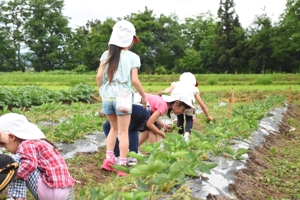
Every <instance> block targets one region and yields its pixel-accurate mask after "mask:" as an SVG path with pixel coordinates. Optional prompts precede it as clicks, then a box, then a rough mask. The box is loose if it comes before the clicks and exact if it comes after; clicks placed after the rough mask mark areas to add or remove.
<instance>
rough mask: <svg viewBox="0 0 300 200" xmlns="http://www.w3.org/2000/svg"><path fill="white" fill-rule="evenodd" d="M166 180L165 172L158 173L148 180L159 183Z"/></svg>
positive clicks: (151, 182) (155, 183) (167, 179)
mask: <svg viewBox="0 0 300 200" xmlns="http://www.w3.org/2000/svg"><path fill="white" fill-rule="evenodd" d="M167 181H169V177H168V175H167V174H165V173H159V174H157V175H156V176H155V177H154V178H153V179H152V180H151V181H150V182H149V184H153V185H160V184H162V183H164V182H167Z"/></svg>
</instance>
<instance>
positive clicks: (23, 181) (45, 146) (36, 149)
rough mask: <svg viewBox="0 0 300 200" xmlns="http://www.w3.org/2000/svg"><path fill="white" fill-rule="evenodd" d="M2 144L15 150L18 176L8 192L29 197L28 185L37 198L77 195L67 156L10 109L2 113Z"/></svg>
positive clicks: (59, 199) (62, 199)
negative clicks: (67, 163) (64, 157)
mask: <svg viewBox="0 0 300 200" xmlns="http://www.w3.org/2000/svg"><path fill="white" fill-rule="evenodd" d="M0 147H5V148H6V149H7V150H8V151H9V152H10V153H12V154H15V156H14V160H15V161H16V162H18V163H19V168H18V171H17V176H16V178H15V180H14V181H13V182H12V183H10V185H9V188H8V196H10V197H11V198H13V199H18V200H23V199H26V187H27V188H28V190H29V191H30V192H31V194H32V196H33V197H34V198H35V199H36V200H54V199H55V200H71V199H74V190H73V186H74V183H75V180H74V179H73V178H72V177H71V176H70V174H69V171H68V167H67V165H66V162H65V160H64V159H63V157H62V156H61V154H60V153H59V151H58V150H57V149H56V148H55V146H54V145H53V144H52V143H51V142H49V141H48V140H46V137H45V135H44V133H43V132H42V131H41V130H40V129H39V128H38V127H37V126H36V125H35V124H32V123H30V122H29V121H28V120H27V119H26V117H25V116H24V115H20V114H16V113H8V114H5V115H2V116H1V117H0Z"/></svg>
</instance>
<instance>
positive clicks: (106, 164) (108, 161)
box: [101, 157, 116, 172]
mask: <svg viewBox="0 0 300 200" xmlns="http://www.w3.org/2000/svg"><path fill="white" fill-rule="evenodd" d="M115 163H116V159H115V157H113V158H105V159H104V161H103V163H102V166H101V169H103V170H105V171H113V172H114V171H116V170H115V169H114V168H112V165H114V164H115Z"/></svg>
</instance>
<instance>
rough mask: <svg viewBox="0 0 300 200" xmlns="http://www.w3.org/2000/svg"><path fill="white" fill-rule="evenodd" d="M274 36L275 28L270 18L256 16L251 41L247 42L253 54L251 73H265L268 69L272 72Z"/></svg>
mask: <svg viewBox="0 0 300 200" xmlns="http://www.w3.org/2000/svg"><path fill="white" fill-rule="evenodd" d="M272 36H273V27H272V22H271V19H270V17H268V16H267V14H266V13H263V14H261V15H259V16H256V18H255V20H254V22H253V25H252V27H251V28H250V40H249V41H248V42H247V47H248V49H249V51H250V54H251V57H250V58H249V71H250V72H252V73H264V72H265V70H266V69H267V70H271V71H272V67H273V66H272V61H271V56H272V53H273V46H272V43H271V39H272Z"/></svg>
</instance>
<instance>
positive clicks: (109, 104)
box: [101, 98, 132, 116]
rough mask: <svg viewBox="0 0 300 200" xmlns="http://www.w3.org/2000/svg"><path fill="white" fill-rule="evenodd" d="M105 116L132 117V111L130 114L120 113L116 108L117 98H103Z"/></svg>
mask: <svg viewBox="0 0 300 200" xmlns="http://www.w3.org/2000/svg"><path fill="white" fill-rule="evenodd" d="M101 112H102V113H103V114H105V115H110V114H116V115H118V116H121V115H130V114H131V113H132V110H131V111H130V112H128V113H122V112H119V111H118V110H117V108H116V98H103V99H102V111H101Z"/></svg>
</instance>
